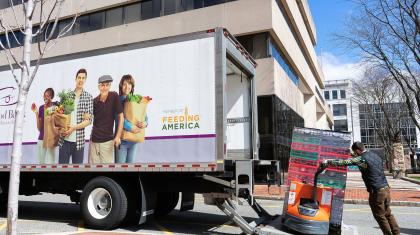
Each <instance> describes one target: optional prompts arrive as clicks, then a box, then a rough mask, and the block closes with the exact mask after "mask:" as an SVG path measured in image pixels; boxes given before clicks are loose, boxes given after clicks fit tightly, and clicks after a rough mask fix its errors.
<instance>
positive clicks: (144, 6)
mask: <svg viewBox="0 0 420 235" xmlns="http://www.w3.org/2000/svg"><path fill="white" fill-rule="evenodd" d="M158 16H160V0H149V1H143V2H141V19H142V20H147V19H150V18H154V17H158Z"/></svg>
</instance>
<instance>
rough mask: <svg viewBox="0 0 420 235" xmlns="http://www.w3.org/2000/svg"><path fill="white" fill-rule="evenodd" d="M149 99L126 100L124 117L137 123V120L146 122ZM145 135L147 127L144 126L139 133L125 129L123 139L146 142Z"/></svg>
mask: <svg viewBox="0 0 420 235" xmlns="http://www.w3.org/2000/svg"><path fill="white" fill-rule="evenodd" d="M148 103H149V102H148V101H147V100H145V99H142V101H141V102H140V103H136V102H125V103H124V117H125V118H126V119H127V120H128V121H129V122H130V123H132V125H135V124H136V123H137V122H139V121H140V122H144V121H145V119H146V109H147V105H148ZM144 137H145V129H144V128H142V129H141V131H140V132H139V133H137V134H134V133H132V132H129V131H126V130H123V132H122V135H121V139H123V140H126V141H130V142H138V143H141V142H144Z"/></svg>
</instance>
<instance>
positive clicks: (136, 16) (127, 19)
mask: <svg viewBox="0 0 420 235" xmlns="http://www.w3.org/2000/svg"><path fill="white" fill-rule="evenodd" d="M140 12H141V11H140V3H136V4H131V5H128V6H125V7H124V23H125V24H129V23H132V22H136V21H139V20H140V19H141V17H140Z"/></svg>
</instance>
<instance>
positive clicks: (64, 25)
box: [58, 18, 74, 37]
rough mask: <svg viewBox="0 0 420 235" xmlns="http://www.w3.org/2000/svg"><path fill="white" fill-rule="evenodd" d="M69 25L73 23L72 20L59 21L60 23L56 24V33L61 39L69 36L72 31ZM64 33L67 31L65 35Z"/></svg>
mask: <svg viewBox="0 0 420 235" xmlns="http://www.w3.org/2000/svg"><path fill="white" fill-rule="evenodd" d="M71 23H73V18H70V19H65V20H60V22H58V32H59V33H60V34H63V36H62V37H66V36H69V35H71V31H72V29H71V28H70V26H71ZM73 26H74V25H73ZM65 31H67V33H65ZM64 33H65V34H64Z"/></svg>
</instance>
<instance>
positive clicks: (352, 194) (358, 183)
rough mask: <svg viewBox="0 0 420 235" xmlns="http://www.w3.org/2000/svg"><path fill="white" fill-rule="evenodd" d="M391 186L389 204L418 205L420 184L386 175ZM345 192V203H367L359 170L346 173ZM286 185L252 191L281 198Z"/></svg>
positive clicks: (264, 187)
mask: <svg viewBox="0 0 420 235" xmlns="http://www.w3.org/2000/svg"><path fill="white" fill-rule="evenodd" d="M386 178H387V180H388V183H389V185H390V187H391V205H396V206H417V207H420V184H417V183H414V182H413V181H412V182H410V181H408V180H407V179H406V178H405V179H393V178H392V176H387V177H386ZM346 185H347V186H346V192H345V199H344V202H345V203H351V204H368V198H369V193H368V192H367V191H366V187H365V184H364V183H363V180H362V175H361V173H360V172H349V173H348V174H347V181H346ZM286 189H287V186H286V185H282V186H280V187H278V186H271V187H267V186H266V185H256V186H255V187H254V192H255V195H256V197H257V198H264V199H278V200H283V199H284V194H285V192H286Z"/></svg>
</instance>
